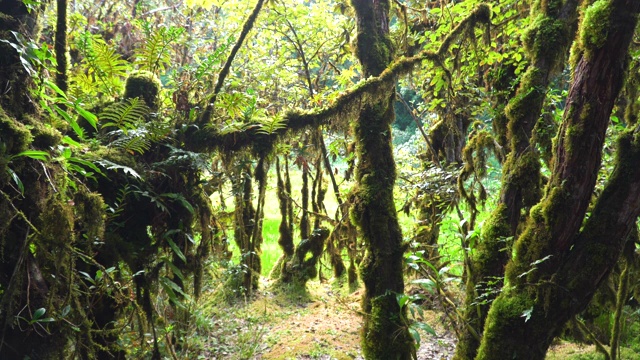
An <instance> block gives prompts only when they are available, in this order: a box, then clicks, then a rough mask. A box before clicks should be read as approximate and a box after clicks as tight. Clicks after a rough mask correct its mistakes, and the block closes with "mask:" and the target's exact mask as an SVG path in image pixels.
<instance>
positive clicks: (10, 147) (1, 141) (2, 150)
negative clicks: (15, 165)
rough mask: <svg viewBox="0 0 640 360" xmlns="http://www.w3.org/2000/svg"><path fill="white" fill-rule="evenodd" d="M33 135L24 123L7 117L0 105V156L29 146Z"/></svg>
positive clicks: (23, 149) (11, 153) (15, 152)
mask: <svg viewBox="0 0 640 360" xmlns="http://www.w3.org/2000/svg"><path fill="white" fill-rule="evenodd" d="M32 141H33V136H32V135H31V132H30V131H29V129H27V127H26V126H24V124H22V123H20V122H18V121H17V120H15V119H13V118H11V117H9V116H8V115H7V114H6V113H5V112H4V110H3V109H2V107H0V156H2V155H4V154H7V155H15V154H18V153H20V152H23V151H25V150H27V149H28V148H29V145H30V144H31V142H32Z"/></svg>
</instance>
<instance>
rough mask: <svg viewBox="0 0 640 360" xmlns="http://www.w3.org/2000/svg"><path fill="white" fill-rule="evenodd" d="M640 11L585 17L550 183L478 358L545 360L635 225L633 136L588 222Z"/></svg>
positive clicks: (631, 4)
mask: <svg viewBox="0 0 640 360" xmlns="http://www.w3.org/2000/svg"><path fill="white" fill-rule="evenodd" d="M639 10H640V3H639V2H637V1H632V0H610V1H599V2H596V3H594V5H592V6H591V7H589V8H588V9H587V10H586V11H585V16H584V20H583V23H582V25H581V30H580V36H579V40H578V43H577V45H575V47H574V49H573V54H574V59H577V61H575V65H574V74H573V81H572V84H571V88H570V90H569V94H568V98H567V108H566V110H565V113H564V118H563V123H562V126H561V129H560V133H559V135H558V143H557V146H556V149H555V156H554V162H553V168H552V174H551V178H550V180H549V185H548V187H547V189H546V191H545V195H544V197H543V199H542V201H541V202H540V203H539V204H538V205H536V206H535V207H534V208H533V209H532V210H531V215H530V218H529V219H528V221H527V224H526V227H525V230H524V231H523V234H522V235H521V236H520V237H519V238H518V241H517V242H516V244H515V251H514V253H515V257H514V259H513V260H512V262H511V263H510V264H509V266H508V267H507V271H506V281H507V283H508V284H509V285H508V286H506V287H505V288H504V289H503V291H502V293H501V294H500V295H499V296H498V297H497V298H496V300H495V301H494V303H493V305H492V306H491V309H490V311H489V314H488V318H487V323H486V326H485V333H484V338H483V339H482V344H481V346H480V349H479V351H478V355H477V357H476V359H478V360H479V359H483V360H485V359H510V358H517V359H544V356H545V353H546V351H547V349H548V347H549V345H550V344H551V341H552V340H553V338H554V337H555V336H557V335H558V334H559V332H560V331H561V329H562V326H563V325H564V324H565V323H566V321H568V319H569V318H570V317H571V316H573V315H575V314H576V313H578V312H579V311H581V310H582V309H584V308H585V307H586V305H587V304H588V302H589V300H590V299H591V297H592V296H593V294H594V292H595V290H596V289H597V287H598V285H599V284H600V283H601V282H602V281H603V280H604V279H605V278H606V276H607V275H608V274H609V272H610V271H611V269H612V267H613V266H614V264H615V262H616V260H617V258H618V257H619V255H620V251H621V249H622V246H623V244H624V241H625V240H626V238H627V236H628V234H629V232H630V231H631V228H632V226H634V225H635V220H636V218H637V216H638V213H639V212H640V210H639V206H640V169H638V167H637V165H634V164H637V163H638V161H640V138H639V137H638V136H637V134H634V133H632V132H630V133H627V134H625V135H624V136H623V137H622V138H621V140H620V142H619V145H618V152H617V163H616V168H615V170H614V172H613V174H612V175H611V176H610V177H609V182H608V185H606V187H605V189H604V191H603V192H602V194H601V195H600V197H599V198H598V200H597V201H596V204H595V206H594V207H593V209H592V210H591V215H590V217H589V218H588V219H587V220H586V221H585V220H584V219H585V214H586V211H587V207H588V205H589V202H590V200H591V197H592V194H593V190H594V187H595V182H596V176H597V172H598V171H597V170H598V168H599V166H600V163H601V154H602V146H603V143H604V139H605V131H606V128H607V125H608V123H609V116H610V114H611V111H612V108H613V104H614V101H615V99H616V97H617V95H618V93H619V91H620V88H621V86H622V82H623V78H624V72H625V67H626V54H627V50H628V46H629V43H630V41H631V37H632V35H633V32H634V29H635V26H636V23H637V14H638V11H639ZM594 29H597V30H594ZM581 228H582V230H581Z"/></svg>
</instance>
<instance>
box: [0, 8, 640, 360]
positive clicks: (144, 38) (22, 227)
mask: <svg viewBox="0 0 640 360" xmlns="http://www.w3.org/2000/svg"><path fill="white" fill-rule="evenodd" d="M57 5H58V7H57V11H56V9H54V8H53V7H50V6H47V5H46V4H41V3H31V2H20V1H5V2H3V4H2V5H1V6H0V12H2V13H3V14H4V15H3V16H2V18H1V20H2V22H1V24H0V31H1V36H0V39H2V42H1V43H0V46H1V47H2V49H3V51H2V54H3V55H2V56H3V58H2V64H3V67H2V69H0V86H1V87H2V88H3V89H5V90H4V91H2V93H1V94H2V95H1V97H0V104H1V112H0V125H1V126H2V135H0V140H1V143H0V145H2V146H0V150H1V153H0V157H1V161H0V166H1V167H2V168H1V169H0V170H2V171H1V174H2V175H0V176H1V177H0V186H1V189H0V190H1V194H2V198H1V200H0V201H1V203H0V211H1V213H0V216H2V218H3V221H2V223H3V224H6V225H3V226H2V227H0V235H1V236H2V238H1V239H2V244H3V247H2V249H3V255H4V256H3V257H2V258H1V259H0V265H1V266H2V267H3V269H5V271H4V272H3V274H5V275H3V276H2V277H0V285H1V289H2V300H1V302H0V305H1V306H0V319H1V320H2V321H1V323H2V324H3V340H2V343H1V345H0V353H1V354H3V355H5V354H6V356H8V357H15V356H18V355H19V356H24V355H28V356H32V357H51V358H60V357H68V356H77V357H82V358H112V357H116V358H118V357H120V358H123V357H125V356H127V351H129V352H130V351H131V349H127V348H126V347H124V346H122V345H121V344H122V338H121V337H120V336H121V331H120V329H123V328H127V329H133V330H135V331H137V332H139V333H140V334H145V333H149V334H151V340H150V341H149V343H150V345H148V347H147V345H144V343H145V341H143V340H142V339H144V335H141V337H140V339H141V340H139V342H140V345H139V347H140V349H138V350H139V351H140V353H150V354H153V355H152V356H153V357H154V358H159V357H161V356H162V355H166V354H169V356H173V357H175V356H177V355H176V354H175V351H179V350H181V348H185V347H187V346H186V345H185V344H186V343H187V340H186V337H185V336H184V333H185V332H186V330H185V328H184V327H186V326H188V324H189V322H190V321H191V319H192V317H191V315H192V312H191V311H190V306H192V305H193V304H196V303H197V298H198V297H199V296H200V295H201V294H202V288H203V284H205V285H206V283H207V268H208V266H209V265H210V264H211V261H212V259H217V260H216V261H218V262H217V263H216V264H217V265H216V266H226V265H225V262H226V261H228V256H229V246H230V243H231V241H229V239H230V238H231V237H233V242H235V246H236V249H237V250H236V252H239V253H240V255H239V257H238V258H237V259H238V260H237V261H238V265H237V266H235V267H234V266H228V267H227V268H228V269H229V271H228V273H229V274H230V275H229V276H228V277H227V278H226V280H225V281H226V282H227V286H228V287H229V288H232V289H233V291H235V293H236V294H243V295H250V294H251V293H252V292H253V291H255V290H256V289H258V288H259V286H260V283H259V279H260V275H261V265H262V263H263V261H262V260H261V258H260V255H261V249H262V244H263V241H264V238H265V233H266V231H265V230H264V228H265V207H266V204H267V200H266V198H267V194H268V193H269V192H270V187H269V183H270V175H269V174H270V169H272V166H271V165H272V164H274V163H275V169H276V170H275V171H276V172H277V173H276V174H275V175H274V177H275V178H277V181H275V180H274V181H272V183H277V185H276V186H277V192H278V194H277V197H278V200H279V206H280V207H279V209H280V211H279V213H280V214H281V217H280V223H279V224H278V228H279V231H278V234H277V236H278V237H279V243H280V245H281V246H282V250H283V254H282V256H281V260H280V262H279V263H278V264H277V265H276V271H275V272H274V276H275V275H277V274H280V280H281V282H283V283H290V282H293V283H297V284H298V285H301V284H304V283H305V281H307V280H308V279H309V278H312V277H314V276H315V274H316V273H318V270H316V266H317V262H318V261H320V262H322V261H323V260H322V258H321V257H320V254H321V252H322V249H323V248H324V244H325V243H326V244H327V246H326V248H327V253H328V254H327V259H325V260H324V261H325V262H328V263H331V265H332V267H333V272H334V274H335V275H336V277H339V276H341V275H342V274H344V272H345V263H347V262H348V263H349V275H350V279H349V282H350V283H355V268H356V267H357V268H358V272H359V277H360V279H361V281H362V282H363V284H364V288H365V292H364V296H363V301H362V309H363V314H364V315H363V316H364V318H363V323H364V325H363V330H362V350H363V353H364V354H365V356H366V357H368V358H372V359H376V358H385V359H386V358H401V359H407V358H410V357H412V355H413V354H414V353H415V348H414V347H413V342H414V340H415V339H416V337H417V335H416V334H417V333H416V331H415V329H416V327H417V326H418V325H417V323H416V322H414V321H413V320H411V319H409V318H408V315H409V313H408V306H409V305H408V302H407V301H408V299H409V296H408V295H405V294H404V293H405V280H406V279H407V277H408V278H409V279H410V280H413V278H412V277H413V276H415V275H414V274H407V271H406V270H407V269H406V266H405V265H408V266H409V267H412V268H415V269H418V270H419V271H422V272H421V274H422V276H425V277H426V279H419V280H420V281H416V283H417V284H420V285H422V286H424V287H425V288H426V291H428V290H431V291H434V290H433V288H434V287H435V288H436V289H437V290H435V293H436V295H435V296H438V297H447V301H444V302H443V303H448V304H453V305H448V306H453V307H454V308H455V305H456V302H457V301H461V300H460V299H455V298H450V297H449V296H450V295H449V294H450V292H449V291H448V289H445V288H444V287H443V285H442V284H443V283H442V282H440V280H439V279H441V277H442V276H443V274H446V275H447V276H449V274H448V273H449V272H451V274H450V275H451V277H448V278H454V276H459V277H460V278H461V279H462V280H464V282H465V283H466V298H465V302H464V305H465V306H464V309H465V311H466V313H465V314H464V315H463V314H457V315H455V316H454V315H451V316H450V319H451V320H452V322H454V323H455V324H454V326H455V327H456V329H457V331H458V332H459V334H460V342H459V346H458V350H457V354H456V357H457V358H459V359H471V358H474V357H476V358H478V359H484V358H509V357H512V356H514V354H515V356H517V357H518V358H520V357H522V358H543V356H544V353H545V352H546V350H547V348H548V346H549V344H550V342H551V340H552V339H553V338H554V337H555V336H558V335H559V333H560V332H561V330H562V329H563V326H564V324H565V323H566V322H567V321H568V320H570V318H571V317H573V316H574V315H576V314H578V313H579V312H581V311H582V310H583V309H584V308H585V307H586V306H587V304H588V303H589V301H590V299H591V297H592V296H593V294H594V293H595V292H596V290H597V288H598V287H599V285H600V284H601V283H602V282H603V281H604V280H605V279H606V278H607V276H608V275H609V273H610V272H611V270H612V268H613V267H614V265H615V264H616V261H617V258H618V257H619V254H620V252H621V250H622V249H623V248H624V247H625V243H626V241H627V238H628V236H629V234H633V233H634V229H635V224H636V219H637V215H638V214H637V209H638V208H640V207H638V205H640V204H637V202H638V199H639V198H640V197H638V194H636V193H637V191H638V179H637V177H638V174H637V171H636V170H635V167H634V165H633V164H635V163H636V162H637V159H636V155H637V153H638V151H637V149H636V147H637V139H636V138H637V136H636V131H635V126H636V122H635V118H636V117H635V115H636V114H635V112H637V89H636V87H637V82H636V80H635V78H636V77H637V66H636V65H634V64H635V63H636V62H637V59H636V57H637V54H636V53H635V50H634V47H635V45H634V44H633V42H632V37H633V36H634V33H635V28H636V20H637V19H636V16H637V11H638V9H637V5H636V4H635V3H634V2H631V1H622V0H614V1H605V0H599V1H596V2H594V3H593V4H588V3H584V4H578V2H576V1H571V0H566V1H540V2H534V3H533V4H531V5H530V6H529V5H527V4H524V3H521V2H517V1H513V2H512V1H501V2H496V3H494V4H490V5H492V6H489V5H488V4H480V3H479V2H476V1H460V2H447V1H441V2H438V3H427V4H423V3H422V2H412V1H404V2H393V3H392V2H389V1H368V0H353V1H352V3H351V4H349V5H347V4H345V3H342V2H333V1H310V2H304V3H299V2H291V3H289V2H286V1H282V2H278V1H272V2H266V3H265V2H263V1H256V2H255V3H249V2H246V1H229V2H226V3H219V2H215V1H214V2H207V3H204V2H202V3H189V4H187V5H188V6H185V5H183V4H181V3H173V2H161V3H157V2H146V1H134V2H112V3H111V2H105V3H104V4H102V6H97V5H96V4H93V3H85V2H77V3H74V4H72V5H69V4H66V3H65V2H64V1H58V2H57ZM65 9H67V10H69V11H68V14H67V16H66V18H65V16H64V14H65V12H64V11H63V10H65ZM578 14H582V15H581V16H580V17H579V16H578ZM239 24H243V25H242V26H240V25H239ZM65 28H66V29H65ZM522 29H526V30H522ZM574 34H577V37H576V36H574ZM65 35H66V36H65ZM574 38H575V40H574ZM65 39H67V40H68V41H67V43H66V44H65V41H64V40H65ZM51 44H55V46H51ZM630 44H632V45H630ZM630 46H631V51H629V47H630ZM569 48H572V50H571V56H569ZM67 51H68V53H67ZM67 59H68V61H69V64H70V65H67V64H66V61H67ZM628 63H631V64H632V67H631V69H632V70H631V71H630V72H625V71H626V70H625V69H626V67H627V64H628ZM5 65H6V66H5ZM569 74H571V75H570V76H569ZM54 78H55V79H56V80H55V81H54V80H53V79H54ZM625 79H626V82H625ZM625 84H626V85H625ZM623 85H625V86H624V90H623V95H622V96H619V95H618V93H619V92H620V89H623ZM565 89H569V90H568V91H567V92H566V94H563V91H564V90H565ZM616 101H617V107H616V110H615V115H614V116H613V117H612V116H611V114H612V111H613V109H614V105H616ZM394 118H397V123H399V124H403V126H402V127H403V129H405V131H406V130H407V129H412V128H413V129H415V135H414V136H413V141H411V142H410V141H408V140H407V139H408V138H409V136H406V137H404V139H405V140H404V142H402V141H398V143H397V144H396V145H397V147H396V148H401V149H402V148H409V149H410V151H411V152H410V156H407V157H403V155H402V153H401V152H400V151H394V146H393V139H394V138H395V139H403V135H402V133H401V132H398V131H397V128H396V129H394V127H393V124H394ZM612 122H613V125H612ZM408 123H413V124H415V125H411V126H409V125H407V124H408ZM556 129H557V131H556ZM554 136H556V137H555V141H554V142H552V141H551V138H552V137H554ZM612 137H618V138H619V140H618V142H617V144H613V142H612V141H611V140H610V139H611V138H612ZM413 144H419V145H413ZM603 148H604V149H605V150H604V155H603ZM418 149H420V152H421V153H420V154H418ZM613 154H615V157H614V156H613ZM603 156H604V160H603ZM397 158H400V159H401V160H400V162H399V164H400V166H397V165H396V164H397V163H398V162H397V161H396V159H397ZM410 164H411V165H415V168H416V169H420V170H419V171H418V170H414V168H412V167H411V166H410ZM490 167H495V168H499V169H501V171H502V180H501V181H500V183H499V186H497V184H496V181H495V179H491V172H490V171H487V169H488V168H490ZM294 172H295V174H299V175H300V177H301V180H300V182H297V181H295V179H294V181H293V183H294V185H292V184H291V183H292V181H291V180H292V177H294V176H296V175H292V173H294ZM396 181H398V182H399V183H400V185H401V187H400V188H398V187H396V186H395V185H396ZM491 184H493V189H492V188H491V186H490V185H491ZM296 186H299V188H296ZM328 188H330V189H331V190H330V191H327V189H328ZM297 193H299V194H300V195H299V196H298V195H296V194H297ZM227 196H229V197H231V198H232V199H233V201H226V199H225V197H227ZM212 198H215V199H216V201H217V202H218V204H219V205H218V207H214V206H213V205H212V201H211V199H212ZM328 198H334V199H335V200H332V201H333V202H334V203H335V204H336V207H335V209H329V208H328V206H326V203H328V202H329V201H327V199H328ZM217 199H220V200H217ZM399 199H402V200H403V201H402V202H400V201H398V200H399ZM492 199H495V202H493V201H494V200H492ZM487 201H488V202H489V204H490V206H489V207H488V209H490V211H484V213H483V211H482V205H483V204H485V203H486V202H487ZM225 206H230V207H231V208H230V209H228V210H227V209H225ZM398 208H402V209H403V210H405V211H406V212H407V213H409V214H411V213H412V211H413V212H416V213H417V214H419V219H420V222H419V223H418V224H417V226H416V227H415V229H411V226H409V227H407V226H405V228H404V229H403V228H402V226H401V222H400V220H399V214H398V212H397V209H398ZM487 216H488V218H487V219H486V220H484V222H482V221H483V218H485V217H487ZM453 218H455V219H456V220H455V222H456V223H457V226H458V233H457V235H456V236H459V247H458V248H457V249H459V250H457V254H456V255H455V256H450V254H448V252H449V251H448V250H446V247H445V246H444V245H445V243H446V242H447V241H446V236H448V234H447V235H446V236H439V235H440V234H439V233H440V231H441V225H442V224H445V223H447V222H448V223H451V222H453V221H454V220H451V219H453ZM229 219H231V220H229ZM479 219H480V221H479ZM480 227H482V229H479V228H480ZM403 234H404V236H403ZM413 234H415V236H414V235H413ZM411 236H413V237H411ZM630 241H631V242H629V244H630V245H628V248H629V249H630V250H629V251H628V255H629V256H627V259H628V263H632V262H633V261H632V258H633V256H632V253H633V252H634V250H635V244H634V243H633V241H634V240H630ZM448 243H449V245H450V243H451V241H448ZM456 246H458V243H456ZM447 257H450V258H447ZM451 260H453V261H454V262H453V264H454V266H453V267H456V266H455V264H458V263H459V264H462V265H461V266H459V267H458V268H457V269H454V270H451V271H449V270H448V269H449V266H450V265H452V262H451ZM221 264H222V265H221ZM594 264H597V265H598V266H593V265H594ZM505 266H506V275H505ZM626 266H627V267H630V265H626ZM319 273H320V277H322V276H323V275H322V270H320V271H319ZM628 273H629V270H627V273H626V274H628ZM623 274H624V272H623ZM625 276H626V275H625ZM625 276H622V278H625ZM627 281H628V280H627ZM434 284H437V285H434ZM620 284H624V282H620ZM450 286H451V290H453V289H455V286H454V285H450ZM620 288H621V289H623V288H625V287H624V286H621V287H620ZM422 291H425V290H424V289H423V290H422ZM625 292H627V290H625V291H623V292H621V293H620V294H621V295H620V296H619V299H618V300H617V302H618V305H619V306H618V308H621V307H622V305H621V304H624V303H626V300H627V299H626V297H627V296H624V293H625ZM628 293H629V292H627V295H628ZM421 296H422V297H423V298H424V296H423V295H421V293H420V291H418V294H417V295H416V296H414V298H415V299H419V298H421ZM167 302H168V303H170V305H168V307H166V306H167V305H164V306H165V309H169V310H167V311H166V312H164V311H161V310H159V309H158V304H163V303H167ZM169 313H170V314H171V318H172V319H174V320H172V326H167V327H162V326H159V325H161V324H163V323H165V322H166V321H169V320H167V318H168V316H164V315H166V314H169ZM452 313H455V312H452ZM45 314H46V315H45ZM163 314H164V315H163ZM619 318H620V317H619V313H618V319H619ZM126 319H135V321H133V320H126ZM485 320H486V321H487V324H486V326H484V323H485ZM618 323H619V321H618ZM174 325H175V326H174ZM543 325H544V326H543ZM181 327H183V328H182V329H181ZM424 328H425V329H427V327H424ZM180 334H182V335H180ZM507 335H509V336H507ZM43 338H44V339H46V341H41V339H43ZM532 339H535V340H532ZM615 341H616V340H615V336H614V340H613V341H612V343H614V344H615ZM532 344H533V345H532ZM478 349H479V351H478ZM70 352H73V354H70ZM476 352H478V353H477V356H476ZM613 352H614V353H615V350H613Z"/></svg>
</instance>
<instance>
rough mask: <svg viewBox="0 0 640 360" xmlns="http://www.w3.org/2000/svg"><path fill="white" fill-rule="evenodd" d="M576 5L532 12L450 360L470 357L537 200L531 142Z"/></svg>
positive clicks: (550, 5) (541, 6)
mask: <svg viewBox="0 0 640 360" xmlns="http://www.w3.org/2000/svg"><path fill="white" fill-rule="evenodd" d="M577 5H578V4H577V1H575V0H567V1H562V0H554V1H549V2H539V3H537V6H538V7H537V8H534V9H533V11H532V17H534V18H535V19H536V20H535V21H534V22H533V24H532V26H531V27H530V29H529V31H528V33H527V34H528V35H527V37H526V38H525V44H526V48H527V51H528V53H529V56H530V58H531V63H530V65H529V67H528V69H527V72H526V73H525V74H524V75H523V77H522V82H521V83H520V86H519V87H518V90H517V91H516V94H515V96H514V97H513V98H512V100H511V101H510V102H509V104H508V105H507V107H506V108H505V115H506V117H507V119H508V126H507V128H508V133H507V139H508V142H509V144H508V145H509V148H508V151H509V155H508V157H507V159H506V161H505V163H504V167H503V170H502V188H501V192H500V198H499V200H498V204H497V205H496V207H495V209H494V210H493V212H492V213H491V215H490V216H489V219H491V220H490V221H489V222H488V223H487V224H486V226H485V228H484V231H483V237H482V241H481V242H480V243H479V244H478V247H477V249H476V251H475V252H474V256H473V259H472V262H471V268H470V269H469V277H468V278H467V283H466V299H465V315H464V316H465V323H466V324H467V327H465V330H463V332H462V335H461V337H460V339H459V342H458V345H457V346H456V355H455V357H454V359H458V360H463V359H472V358H473V357H474V356H475V355H476V352H477V349H478V346H479V345H480V337H479V336H478V334H481V333H482V329H483V327H484V323H485V320H486V316H487V312H488V311H489V306H490V304H491V302H492V301H493V299H494V298H495V296H496V294H497V293H498V290H499V289H500V288H501V287H502V281H501V280H500V279H501V278H502V277H503V276H504V269H505V266H506V264H507V262H508V261H509V255H510V252H509V251H505V248H507V249H508V248H510V244H511V242H512V240H510V239H513V237H514V236H517V233H516V232H517V228H518V224H519V221H520V214H521V211H522V209H523V208H524V207H530V206H532V205H534V204H535V203H536V202H537V201H538V200H539V199H540V196H541V194H540V187H541V176H540V160H539V155H538V153H537V151H536V148H535V146H533V145H532V144H531V137H532V132H533V129H534V127H535V125H536V123H537V122H538V119H539V117H540V112H541V110H542V105H543V102H544V99H545V97H546V94H547V87H548V85H549V81H550V80H551V79H552V77H553V76H554V75H555V74H557V73H558V72H559V71H560V70H562V64H563V59H564V57H565V55H566V52H567V49H568V47H569V45H570V43H571V39H573V37H574V33H575V23H576V20H577V19H576V9H577Z"/></svg>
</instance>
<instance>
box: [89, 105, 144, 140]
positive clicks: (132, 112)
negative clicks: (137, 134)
mask: <svg viewBox="0 0 640 360" xmlns="http://www.w3.org/2000/svg"><path fill="white" fill-rule="evenodd" d="M150 112H151V110H150V109H149V107H148V106H147V105H146V104H145V103H144V101H142V100H140V99H139V98H133V99H127V100H123V101H119V102H117V103H114V104H112V105H110V106H108V107H107V108H105V109H104V110H103V111H102V113H100V116H99V118H100V120H101V121H102V122H103V124H102V128H103V129H106V128H110V127H115V128H117V129H119V130H121V131H122V132H123V133H124V134H125V135H126V134H127V132H128V131H129V130H132V129H135V128H137V127H139V125H140V124H141V123H142V122H143V121H144V119H145V118H146V117H147V116H148V115H149V113H150Z"/></svg>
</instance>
